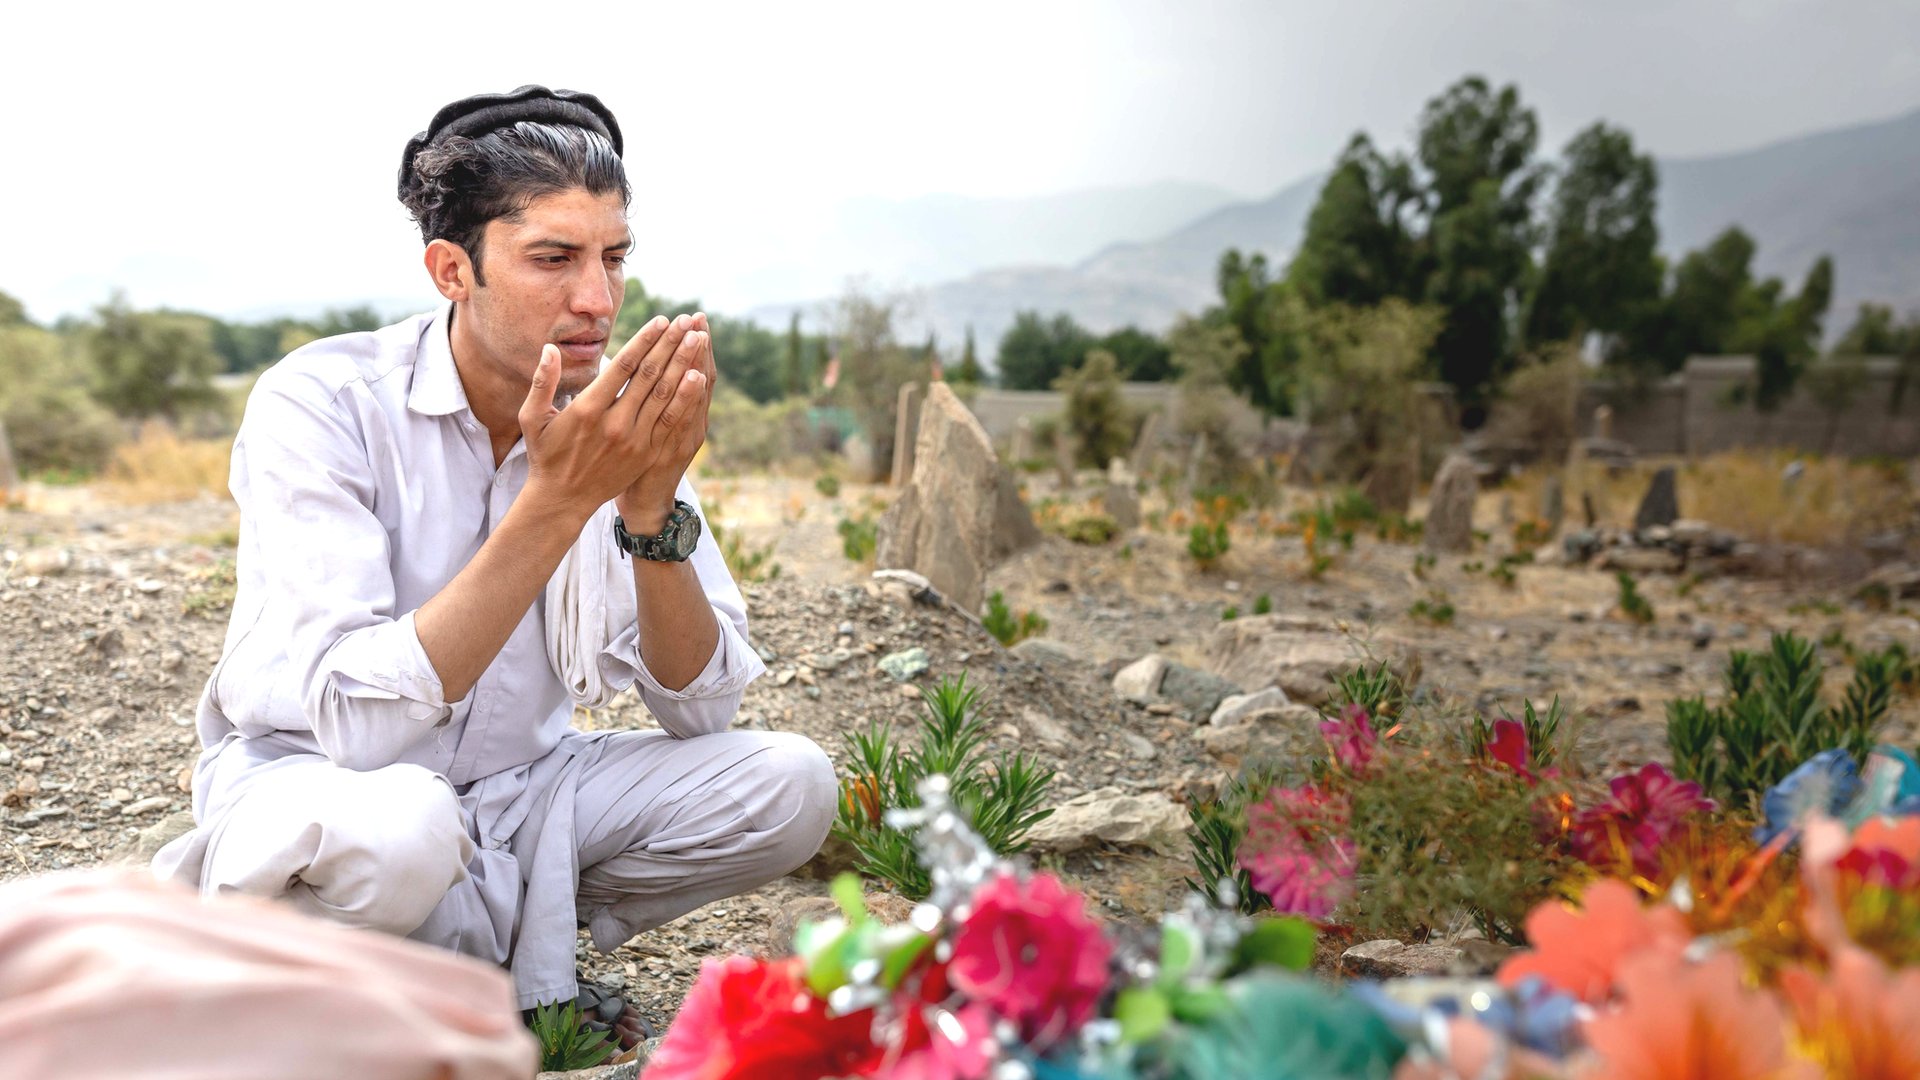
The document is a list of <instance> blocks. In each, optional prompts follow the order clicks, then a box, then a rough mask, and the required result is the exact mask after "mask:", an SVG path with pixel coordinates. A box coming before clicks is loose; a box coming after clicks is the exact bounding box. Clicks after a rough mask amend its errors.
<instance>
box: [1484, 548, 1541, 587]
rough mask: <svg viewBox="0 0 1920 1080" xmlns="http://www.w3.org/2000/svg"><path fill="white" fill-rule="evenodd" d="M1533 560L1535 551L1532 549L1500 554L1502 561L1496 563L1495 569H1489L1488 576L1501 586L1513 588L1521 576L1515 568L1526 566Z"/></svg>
mask: <svg viewBox="0 0 1920 1080" xmlns="http://www.w3.org/2000/svg"><path fill="white" fill-rule="evenodd" d="M1532 562H1533V552H1531V551H1521V552H1516V553H1514V554H1512V555H1502V556H1500V561H1499V562H1497V563H1495V564H1494V566H1493V569H1491V570H1489V571H1487V577H1489V578H1491V579H1493V581H1494V583H1495V584H1497V585H1499V586H1500V587H1501V588H1503V589H1511V588H1513V587H1514V586H1515V585H1517V584H1519V582H1520V577H1519V575H1518V574H1517V573H1515V572H1514V568H1515V567H1519V566H1526V565H1529V564H1531V563H1532Z"/></svg>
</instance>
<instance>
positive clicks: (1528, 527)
mask: <svg viewBox="0 0 1920 1080" xmlns="http://www.w3.org/2000/svg"><path fill="white" fill-rule="evenodd" d="M1552 538H1553V529H1552V528H1551V527H1550V526H1548V524H1547V522H1546V520H1545V519H1544V518H1528V519H1527V520H1525V521H1517V522H1515V523H1514V525H1513V546H1514V547H1516V548H1519V549H1520V550H1522V551H1532V550H1533V549H1534V548H1537V547H1539V546H1540V545H1542V544H1544V543H1546V542H1547V541H1548V540H1550V539H1552Z"/></svg>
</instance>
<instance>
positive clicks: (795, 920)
mask: <svg viewBox="0 0 1920 1080" xmlns="http://www.w3.org/2000/svg"><path fill="white" fill-rule="evenodd" d="M865 902H866V905H867V913H868V914H870V915H872V916H873V917H874V919H875V920H876V921H878V922H880V923H883V924H885V925H887V926H897V925H899V924H901V923H904V922H906V921H907V919H908V918H909V917H911V916H912V915H913V908H914V903H913V901H911V900H909V899H907V898H906V897H904V896H900V895H898V894H896V893H889V892H877V893H876V892H870V893H867V894H866V897H865ZM839 917H840V907H839V905H837V904H835V903H834V902H833V898H832V897H830V896H806V897H802V898H800V899H798V900H795V901H793V902H791V903H788V904H785V905H782V906H781V907H780V908H779V909H777V910H776V911H775V912H774V914H773V921H772V922H771V923H768V924H767V955H768V956H776V957H778V956H792V955H793V936H794V934H795V933H797V932H798V931H799V929H800V924H801V923H807V922H821V921H824V920H826V919H837V918H839Z"/></svg>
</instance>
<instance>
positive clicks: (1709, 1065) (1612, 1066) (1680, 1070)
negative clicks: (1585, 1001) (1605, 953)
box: [1586, 950, 1820, 1080]
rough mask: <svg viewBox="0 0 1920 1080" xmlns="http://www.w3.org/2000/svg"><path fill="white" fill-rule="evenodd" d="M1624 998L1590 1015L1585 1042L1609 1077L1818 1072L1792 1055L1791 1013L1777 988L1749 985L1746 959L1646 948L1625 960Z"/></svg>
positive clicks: (1795, 1078) (1752, 1077)
mask: <svg viewBox="0 0 1920 1080" xmlns="http://www.w3.org/2000/svg"><path fill="white" fill-rule="evenodd" d="M1619 985H1620V995H1621V998H1622V1002H1621V1005H1620V1007H1619V1008H1618V1009H1616V1010H1614V1011H1612V1012H1609V1013H1606V1014H1604V1015H1602V1016H1598V1017H1595V1018H1594V1019H1592V1020H1590V1021H1588V1022H1587V1028H1586V1035H1587V1045H1588V1046H1590V1047H1592V1049H1593V1051H1594V1053H1595V1054H1596V1055H1597V1056H1598V1058H1599V1065H1600V1067H1599V1068H1598V1069H1597V1070H1595V1072H1594V1074H1593V1075H1595V1076H1600V1077H1606V1078H1607V1080H1803V1078H1804V1080H1818V1077H1819V1076H1820V1072H1819V1070H1818V1068H1817V1067H1816V1066H1814V1065H1813V1064H1812V1063H1810V1062H1805V1061H1801V1062H1794V1061H1792V1060H1790V1059H1789V1058H1788V1057H1787V1039H1786V1035H1785V1033H1784V1031H1783V1030H1782V1029H1783V1027H1784V1025H1785V1017H1784V1016H1783V1015H1782V1013H1781V1008H1780V1003H1779V1002H1778V1001H1777V1000H1775V999H1774V998H1773V996H1772V995H1770V994H1767V993H1765V992H1764V991H1761V990H1756V989H1754V988H1752V987H1750V986H1747V985H1746V984H1745V982H1744V980H1743V979H1742V977H1741V972H1740V961H1739V958H1737V957H1735V956H1734V955H1733V954H1732V953H1724V952H1723V953H1716V954H1714V955H1712V956H1710V957H1708V958H1707V959H1706V960H1705V961H1703V962H1701V963H1698V964H1691V963H1688V962H1687V961H1686V960H1685V959H1683V958H1682V957H1681V956H1680V955H1679V954H1678V953H1673V952H1663V951H1659V950H1654V951H1643V952H1640V953H1638V954H1637V955H1634V956H1631V957H1628V958H1627V959H1625V960H1622V961H1621V962H1620V971H1619Z"/></svg>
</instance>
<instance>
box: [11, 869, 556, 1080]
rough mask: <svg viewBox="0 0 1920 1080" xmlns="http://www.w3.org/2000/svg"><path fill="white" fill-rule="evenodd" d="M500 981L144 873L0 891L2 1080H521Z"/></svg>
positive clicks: (442, 957) (465, 963)
mask: <svg viewBox="0 0 1920 1080" xmlns="http://www.w3.org/2000/svg"><path fill="white" fill-rule="evenodd" d="M538 1064H539V1051H538V1048H537V1046H536V1045H535V1043H534V1040H533V1038H532V1036H531V1035H530V1034H529V1033H528V1032H527V1031H526V1029H525V1027H524V1026H523V1025H522V1024H521V1022H520V1017H519V1014H518V1012H516V1011H515V1009H514V1007H513V994H512V990H511V987H510V985H509V983H508V980H507V977H506V975H505V973H503V972H501V971H499V970H497V969H494V968H492V967H489V966H487V965H485V964H482V963H479V962H477V961H473V960H469V959H466V958H464V957H460V956H456V955H454V954H451V953H448V952H445V951H443V950H440V949H435V948H431V947H429V946H425V945H419V944H416V943H413V942H409V941H403V940H400V939H397V938H392V937H388V936H386V935H384V934H378V933H372V932H368V931H358V930H349V929H345V928H343V927H338V926H334V925H330V924H328V923H325V922H322V921H320V920H317V919H311V918H307V917H304V916H301V915H297V914H294V913H292V912H290V911H288V910H286V909H285V908H284V907H277V906H274V905H271V904H268V903H266V902H264V901H259V900H252V899H248V898H244V897H230V898H219V899H211V900H201V899H198V898H197V897H195V896H194V895H193V894H192V893H191V892H189V891H187V890H185V889H180V888H178V887H175V886H171V885H165V884H161V883H159V882H156V881H154V880H153V879H152V878H151V877H150V876H148V875H147V874H145V873H143V872H139V871H135V870H97V871H83V872H74V873H65V874H53V875H48V876H44V877H37V878H26V879H22V880H19V881H14V882H11V883H9V884H7V885H4V886H0V1077H21V1078H26V1077H34V1078H36V1080H83V1078H87V1080H90V1078H94V1077H99V1078H101V1080H107V1078H112V1080H241V1078H247V1080H256V1078H267V1077H271V1078H274V1080H305V1078H309V1077H310V1078H312V1080H341V1078H350V1080H429V1078H431V1080H527V1078H528V1077H531V1076H532V1075H533V1074H534V1071H535V1069H536V1068H537V1067H538Z"/></svg>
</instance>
